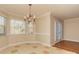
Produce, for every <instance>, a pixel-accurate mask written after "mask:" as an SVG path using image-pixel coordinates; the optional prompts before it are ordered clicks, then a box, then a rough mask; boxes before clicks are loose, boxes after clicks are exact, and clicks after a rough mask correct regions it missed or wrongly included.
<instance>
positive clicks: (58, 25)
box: [55, 19, 62, 43]
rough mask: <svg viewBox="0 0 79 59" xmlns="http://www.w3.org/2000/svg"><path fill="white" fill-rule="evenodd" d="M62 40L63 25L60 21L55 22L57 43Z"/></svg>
mask: <svg viewBox="0 0 79 59" xmlns="http://www.w3.org/2000/svg"><path fill="white" fill-rule="evenodd" d="M61 39H62V23H61V21H60V20H58V19H56V21H55V43H57V42H60V41H61Z"/></svg>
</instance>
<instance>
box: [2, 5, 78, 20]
mask: <svg viewBox="0 0 79 59" xmlns="http://www.w3.org/2000/svg"><path fill="white" fill-rule="evenodd" d="M0 11H2V12H5V13H8V14H12V15H17V16H20V17H23V16H24V15H27V14H28V11H29V9H28V5H25V4H0ZM47 12H51V13H52V14H53V16H55V17H57V18H60V19H68V18H75V17H79V5H78V4H33V5H32V13H33V14H34V15H36V16H40V15H43V14H44V13H47Z"/></svg>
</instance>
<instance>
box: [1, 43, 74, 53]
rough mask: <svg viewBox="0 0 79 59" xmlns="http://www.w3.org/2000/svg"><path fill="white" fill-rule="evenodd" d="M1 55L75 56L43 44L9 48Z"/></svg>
mask: <svg viewBox="0 0 79 59" xmlns="http://www.w3.org/2000/svg"><path fill="white" fill-rule="evenodd" d="M0 53H1V54H75V53H74V52H70V51H66V50H63V49H59V48H56V47H47V46H43V45H41V44H29V43H27V44H22V45H17V46H14V47H9V48H6V49H4V50H2V51H1V52H0Z"/></svg>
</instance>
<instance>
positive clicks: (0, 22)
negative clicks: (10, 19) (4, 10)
mask: <svg viewBox="0 0 79 59" xmlns="http://www.w3.org/2000/svg"><path fill="white" fill-rule="evenodd" d="M0 34H5V18H4V17H2V16H0Z"/></svg>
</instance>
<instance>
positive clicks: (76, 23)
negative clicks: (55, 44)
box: [64, 18, 79, 42]
mask: <svg viewBox="0 0 79 59" xmlns="http://www.w3.org/2000/svg"><path fill="white" fill-rule="evenodd" d="M64 40H70V41H76V42H79V18H72V19H66V20H64Z"/></svg>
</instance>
